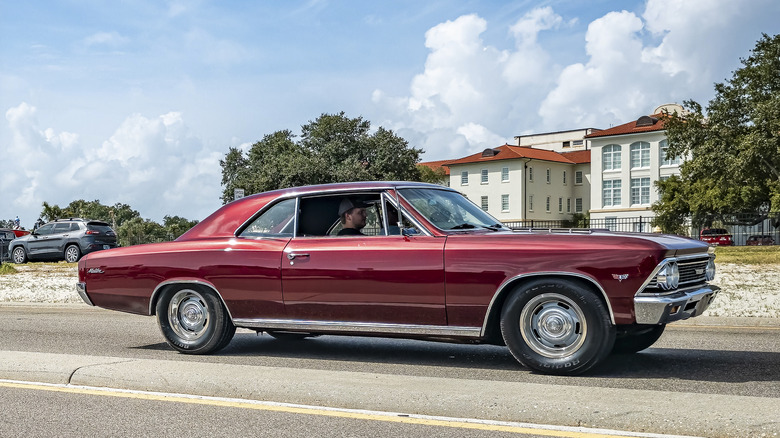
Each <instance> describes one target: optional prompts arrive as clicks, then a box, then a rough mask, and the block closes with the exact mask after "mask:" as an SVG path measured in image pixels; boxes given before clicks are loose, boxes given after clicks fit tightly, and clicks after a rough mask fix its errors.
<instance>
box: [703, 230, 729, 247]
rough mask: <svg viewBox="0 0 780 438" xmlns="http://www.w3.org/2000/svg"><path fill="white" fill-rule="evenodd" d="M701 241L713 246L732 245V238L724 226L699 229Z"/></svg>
mask: <svg viewBox="0 0 780 438" xmlns="http://www.w3.org/2000/svg"><path fill="white" fill-rule="evenodd" d="M700 238H701V241H702V242H707V243H709V244H710V245H714V246H731V245H734V239H733V238H732V237H731V234H729V232H728V231H727V230H726V229H725V228H705V229H703V230H701V235H700Z"/></svg>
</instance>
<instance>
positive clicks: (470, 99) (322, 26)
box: [0, 0, 780, 227]
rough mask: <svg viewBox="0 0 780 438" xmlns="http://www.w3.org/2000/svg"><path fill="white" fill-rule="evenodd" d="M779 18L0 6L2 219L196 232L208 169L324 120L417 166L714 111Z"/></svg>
mask: <svg viewBox="0 0 780 438" xmlns="http://www.w3.org/2000/svg"><path fill="white" fill-rule="evenodd" d="M778 16H780V2H776V1H774V0H752V1H749V2H733V1H725V0H688V1H682V0H680V1H675V0H647V1H589V2H582V1H547V2H531V1H517V2H510V1H427V2H420V1H404V0H400V1H370V2H366V1H325V0H319V1H253V2H250V1H229V2H217V1H143V0H134V1H128V2H103V1H65V0H63V1H32V2H18V1H8V0H0V110H2V113H3V115H4V116H5V118H4V119H0V153H2V154H3V156H6V157H7V156H9V155H10V156H12V157H14V161H15V162H14V163H12V164H10V165H9V164H8V163H7V162H6V164H5V165H4V166H3V169H4V170H3V177H2V178H1V179H0V217H3V218H12V217H14V216H16V215H19V216H20V218H21V219H22V223H23V225H25V226H28V227H29V226H31V225H32V223H33V222H34V221H35V219H37V215H38V213H39V212H40V210H41V203H42V202H43V201H47V202H49V203H55V204H59V205H65V204H67V203H69V202H70V201H72V200H74V199H87V200H94V199H99V200H100V201H101V202H103V203H105V204H113V203H117V202H122V203H127V204H130V205H131V206H133V207H134V208H136V209H137V210H139V211H140V212H141V214H142V216H144V217H147V218H151V219H154V220H161V218H162V217H163V216H164V215H166V214H170V215H174V214H175V215H181V216H185V217H188V218H190V219H202V218H203V217H205V216H206V215H207V214H209V213H210V212H211V211H213V210H214V209H215V208H217V207H218V206H219V205H220V201H219V193H220V191H221V187H220V176H221V175H220V168H219V159H220V158H221V157H222V156H224V154H225V153H226V152H227V150H228V148H229V147H231V146H236V147H242V148H246V147H248V146H249V145H251V143H253V142H255V141H257V140H259V139H260V138H262V136H263V135H265V134H268V133H271V132H274V131H276V130H280V129H290V130H292V131H293V132H299V129H300V126H301V125H302V124H304V123H306V122H307V121H309V120H313V119H315V118H316V117H317V116H319V115H320V114H322V113H336V112H340V111H344V112H345V113H346V114H347V115H348V116H350V117H357V116H363V117H364V118H366V119H367V120H370V121H371V122H372V125H373V126H374V127H378V126H384V127H386V128H389V129H393V130H395V131H396V132H397V133H398V134H400V135H401V136H403V137H404V138H406V139H407V140H408V141H409V142H410V144H411V145H413V146H415V147H420V148H423V149H424V150H425V151H426V152H425V154H424V156H423V159H425V160H437V159H449V158H459V157H461V156H465V155H468V154H470V153H474V152H476V151H479V150H482V149H484V148H485V147H494V146H498V145H500V144H503V143H505V142H510V143H511V142H512V141H513V137H514V136H515V135H520V134H528V133H534V132H537V133H538V132H547V131H555V130H564V129H576V128H584V127H595V128H606V127H609V126H610V125H614V124H619V123H625V122H627V121H629V120H632V119H635V118H637V117H639V116H640V115H644V114H648V113H649V112H651V111H652V110H653V109H654V108H655V107H656V106H658V105H660V104H663V103H670V102H678V103H681V102H682V101H683V100H685V99H691V98H692V99H695V100H697V101H699V102H701V103H706V102H707V101H708V100H709V99H711V98H712V97H713V86H712V85H713V83H714V82H719V81H723V80H724V79H726V78H728V77H730V76H731V72H732V71H733V70H735V69H736V68H739V58H740V57H746V56H748V54H749V51H750V49H751V48H752V47H753V46H754V44H755V41H756V40H757V39H758V38H760V36H761V33H762V32H763V33H767V34H770V35H774V34H777V33H780V21H779V20H777V17H778Z"/></svg>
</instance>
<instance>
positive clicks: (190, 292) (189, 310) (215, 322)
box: [157, 285, 236, 354]
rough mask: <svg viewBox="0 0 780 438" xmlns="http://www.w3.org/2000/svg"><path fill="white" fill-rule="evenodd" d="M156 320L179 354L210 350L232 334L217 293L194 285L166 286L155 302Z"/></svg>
mask: <svg viewBox="0 0 780 438" xmlns="http://www.w3.org/2000/svg"><path fill="white" fill-rule="evenodd" d="M157 323H158V325H159V327H160V331H161V332H162V334H163V336H164V337H165V340H166V342H168V345H170V346H171V347H173V348H175V349H176V350H178V351H180V352H182V353H190V354H208V353H213V352H215V351H218V350H220V349H222V348H224V347H225V346H226V345H227V344H228V343H230V340H231V339H233V335H234V334H235V333H236V326H234V325H233V323H232V322H231V321H230V317H229V316H228V314H227V311H226V310H225V307H224V306H223V305H222V301H221V300H220V299H219V297H218V296H217V294H216V293H214V292H213V291H212V290H210V289H208V288H204V287H201V286H196V285H183V286H177V287H171V288H168V289H166V290H165V291H164V292H163V293H162V296H161V297H160V299H159V301H157Z"/></svg>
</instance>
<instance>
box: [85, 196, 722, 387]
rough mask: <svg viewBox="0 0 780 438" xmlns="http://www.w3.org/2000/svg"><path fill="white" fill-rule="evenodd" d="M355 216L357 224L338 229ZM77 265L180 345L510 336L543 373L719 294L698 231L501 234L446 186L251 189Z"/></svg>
mask: <svg viewBox="0 0 780 438" xmlns="http://www.w3.org/2000/svg"><path fill="white" fill-rule="evenodd" d="M345 206H346V207H345ZM347 216H350V218H348V217H347ZM354 218H357V221H358V222H360V221H361V220H362V225H363V226H362V227H361V226H357V227H356V228H357V229H358V230H360V231H359V232H357V233H355V231H356V230H355V229H352V230H348V231H351V232H352V234H349V235H344V232H343V231H341V230H342V229H343V228H347V227H351V225H352V222H350V221H351V220H352V219H354ZM351 228H355V227H351ZM78 270H79V283H78V286H77V289H78V291H79V294H80V295H81V297H82V299H83V300H84V301H85V302H86V303H87V304H90V305H95V306H100V307H104V308H107V309H114V310H119V311H124V312H131V313H138V314H142V315H156V316H157V321H158V324H159V327H160V330H161V331H162V334H163V336H164V337H165V339H166V341H167V342H168V344H169V345H171V347H173V348H174V349H176V350H178V351H180V352H183V353H211V352H215V351H217V350H219V349H221V348H223V347H225V346H226V345H227V344H228V343H229V342H230V340H231V339H232V337H233V335H234V333H235V330H236V327H243V328H249V329H252V330H256V331H257V332H266V333H268V334H270V335H272V336H275V337H287V338H295V337H298V338H303V337H307V336H314V335H318V334H325V333H327V334H338V335H361V336H385V337H408V338H416V339H431V340H438V341H442V340H444V341H454V342H464V341H465V342H471V343H480V342H481V343H491V344H499V345H506V346H508V347H509V350H510V351H511V353H512V354H513V355H514V357H516V358H517V360H518V361H519V362H520V363H522V364H524V365H526V366H527V367H530V368H532V369H534V370H537V371H541V372H545V373H553V374H578V373H582V372H585V371H586V370H588V369H590V368H592V367H593V366H594V365H596V364H598V363H599V362H601V361H602V360H604V359H605V358H606V357H607V356H608V355H609V354H610V353H611V352H622V353H633V352H637V351H639V350H642V349H645V348H647V347H649V346H650V345H652V344H653V343H654V342H655V341H656V340H657V339H658V337H659V336H660V335H661V333H662V332H663V330H664V327H665V325H666V324H667V323H669V322H672V321H676V320H680V319H686V318H689V317H693V316H698V315H700V314H701V313H702V312H703V311H704V310H705V309H706V308H707V307H708V306H709V305H710V303H711V302H712V300H713V298H714V297H715V295H716V294H717V292H718V288H717V287H714V286H710V285H708V283H707V282H708V281H710V280H712V279H713V278H714V276H715V263H714V254H713V252H712V250H710V249H709V246H708V245H707V244H706V243H703V242H699V241H696V240H692V239H687V238H682V237H677V236H668V235H658V234H633V233H611V232H606V231H599V230H534V229H530V230H511V229H508V228H505V227H504V226H502V225H501V224H500V223H499V222H498V221H497V220H496V219H494V218H493V217H491V216H490V215H488V214H487V213H485V212H484V211H482V210H481V209H480V208H479V207H477V206H476V205H474V204H473V203H471V202H470V201H469V200H468V199H466V198H465V197H464V196H462V195H461V194H460V193H458V192H456V191H455V190H452V189H449V188H446V187H440V186H436V185H431V184H423V183H408V182H365V183H343V184H330V185H321V186H311V187H299V188H291V189H285V190H278V191H273V192H267V193H260V194H257V195H253V196H249V197H246V198H242V199H240V200H237V201H234V202H232V203H230V204H227V205H225V206H223V207H222V208H221V209H219V210H218V211H217V212H215V213H214V214H212V215H211V216H209V217H208V218H206V219H205V220H203V221H202V222H200V223H199V224H198V225H196V226H195V227H193V228H192V229H191V230H189V231H188V232H186V233H185V234H184V235H182V236H181V237H180V238H178V239H176V241H174V242H168V243H158V244H150V245H139V246H132V247H127V248H118V249H110V250H106V251H99V252H96V253H92V254H89V255H87V256H85V257H84V258H82V259H81V261H79V265H78Z"/></svg>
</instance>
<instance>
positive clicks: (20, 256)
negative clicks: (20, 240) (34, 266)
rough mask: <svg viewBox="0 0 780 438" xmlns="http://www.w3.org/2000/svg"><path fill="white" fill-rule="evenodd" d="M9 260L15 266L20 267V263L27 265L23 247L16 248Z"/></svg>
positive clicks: (25, 252)
mask: <svg viewBox="0 0 780 438" xmlns="http://www.w3.org/2000/svg"><path fill="white" fill-rule="evenodd" d="M11 259H12V260H13V261H14V263H16V264H17V265H20V264H22V263H27V251H25V250H24V248H23V247H21V246H17V247H16V248H14V250H13V251H12V252H11Z"/></svg>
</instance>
